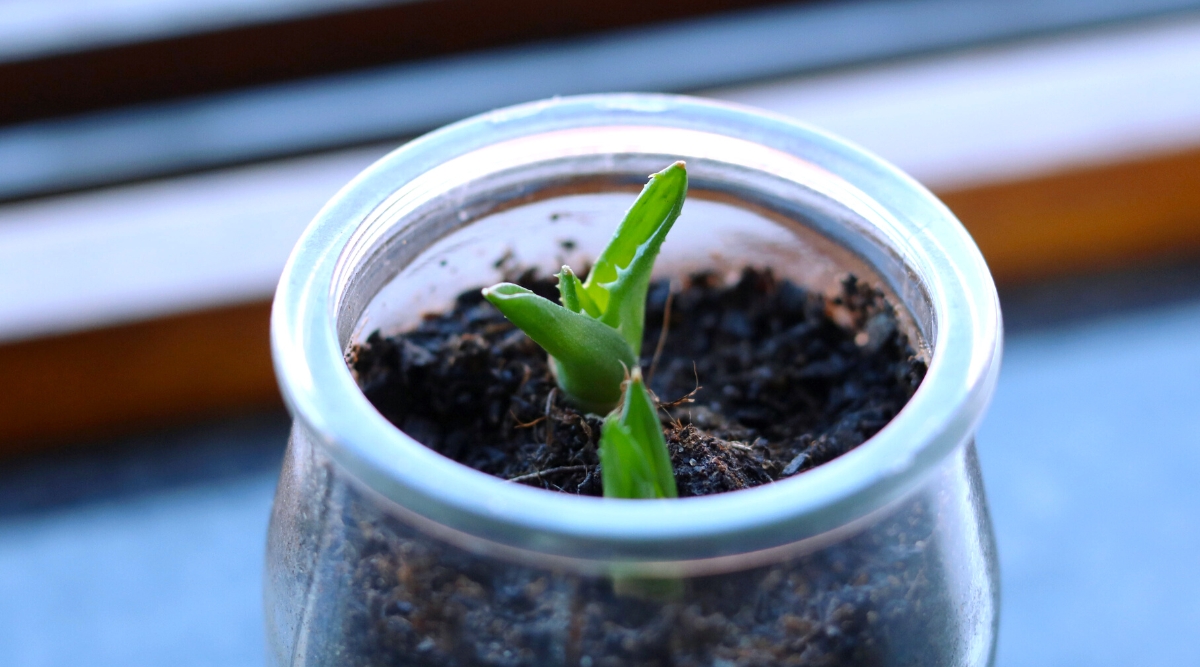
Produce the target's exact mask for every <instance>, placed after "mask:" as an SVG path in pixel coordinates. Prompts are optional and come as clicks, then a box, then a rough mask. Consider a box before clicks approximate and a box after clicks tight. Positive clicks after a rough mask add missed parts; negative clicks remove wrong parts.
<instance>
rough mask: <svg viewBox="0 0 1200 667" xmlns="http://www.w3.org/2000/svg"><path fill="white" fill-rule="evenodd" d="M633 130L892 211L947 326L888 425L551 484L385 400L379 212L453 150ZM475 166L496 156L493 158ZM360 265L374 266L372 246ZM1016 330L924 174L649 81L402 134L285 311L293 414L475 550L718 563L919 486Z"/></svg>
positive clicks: (831, 525)
mask: <svg viewBox="0 0 1200 667" xmlns="http://www.w3.org/2000/svg"><path fill="white" fill-rule="evenodd" d="M619 127H642V128H647V127H649V128H654V127H658V128H664V130H665V129H667V128H671V129H673V130H678V131H680V132H694V133H700V134H697V135H696V136H701V135H704V136H710V137H712V138H713V141H712V142H711V144H712V146H715V148H713V150H715V151H721V150H724V149H723V148H721V146H725V145H730V146H758V147H762V149H763V155H775V154H778V156H784V157H787V156H790V157H791V158H792V159H793V160H794V161H796V162H797V163H804V164H808V165H813V166H816V167H818V168H819V169H820V170H823V171H825V172H827V173H829V174H832V175H834V176H836V178H837V179H840V180H841V181H843V182H845V183H848V184H849V185H851V186H852V189H855V190H856V191H858V192H860V193H866V195H867V197H868V198H869V199H870V202H868V204H869V205H878V207H880V211H882V213H880V215H881V216H882V217H879V216H876V218H875V219H874V223H875V224H877V225H879V226H880V227H881V229H880V230H878V231H879V232H880V236H881V238H884V239H888V240H887V241H886V242H887V243H888V244H889V245H890V247H889V248H888V250H889V251H891V252H893V253H894V254H895V255H897V256H898V257H899V258H900V260H901V261H902V263H903V264H904V266H905V267H906V268H908V269H909V270H910V271H911V276H912V277H913V279H914V280H917V281H919V282H920V284H921V287H922V288H923V289H924V291H925V293H926V294H927V295H928V300H929V302H930V308H931V311H932V313H931V315H932V320H933V321H934V323H935V326H934V332H933V333H934V335H933V339H932V340H931V341H930V342H931V343H932V357H931V359H930V363H929V370H928V372H927V374H926V376H925V379H924V381H923V382H922V384H921V386H920V387H919V388H918V390H917V392H916V393H915V394H914V396H913V397H912V399H911V400H910V401H909V402H908V404H907V405H906V406H905V407H904V408H903V410H901V412H900V413H899V414H898V415H897V416H896V417H895V418H893V419H892V421H891V422H890V423H889V424H888V425H886V426H885V427H884V428H883V429H882V430H881V431H879V433H877V434H876V435H875V436H873V437H872V438H870V439H869V440H868V441H867V442H864V443H863V444H862V445H860V446H859V447H857V448H856V449H854V450H853V451H851V452H849V453H847V454H844V455H842V456H840V457H838V458H837V459H834V460H833V461H830V462H828V463H825V464H823V465H821V466H818V467H816V468H814V469H812V470H810V471H807V472H805V473H803V474H801V475H796V476H794V477H790V478H788V479H784V480H780V481H777V482H774V483H771V484H766V485H762V486H758V487H755V488H752V489H745V490H740V491H735V492H729V493H721V494H715V495H711V496H703V497H696V498H681V499H673V500H658V501H647V500H617V499H605V498H593V497H583V496H575V495H572V494H564V493H557V492H551V491H545V490H541V489H537V488H533V487H527V486H524V485H519V484H512V483H509V482H506V481H504V480H502V479H499V478H496V477H493V476H491V475H487V474H485V473H482V472H478V471H476V470H473V469H471V468H468V467H466V466H463V465H461V464H458V463H456V462H454V461H452V460H450V459H448V458H445V457H443V456H441V455H440V454H437V453H436V452H434V451H433V450H431V449H429V448H427V447H425V446H424V445H421V444H420V443H418V442H416V441H415V440H413V439H412V438H411V437H409V436H408V435H406V434H405V433H403V432H402V431H400V430H399V429H398V428H396V427H394V426H393V425H392V424H391V423H389V422H388V421H387V420H386V419H385V418H384V417H383V416H382V415H380V414H379V413H378V412H377V411H376V410H375V409H374V407H373V406H371V404H370V403H369V402H368V401H367V399H366V397H365V396H364V395H363V394H362V392H361V391H360V390H359V388H358V386H357V384H356V383H355V382H354V380H353V377H352V376H351V374H350V371H349V369H348V367H347V365H346V362H345V360H344V357H343V352H344V351H343V349H342V337H341V336H340V335H339V330H338V321H337V320H338V313H339V310H340V306H341V303H342V302H343V301H344V299H345V298H346V293H345V292H346V288H347V284H348V281H349V278H348V272H352V271H353V266H352V264H353V262H349V261H348V259H347V257H348V255H353V253H354V249H355V248H356V247H358V248H362V247H365V246H364V242H363V237H364V235H370V234H376V235H380V234H386V233H387V231H388V230H386V229H380V228H379V225H380V220H381V218H380V213H379V212H380V210H381V209H382V208H386V207H387V206H388V205H389V202H390V203H392V204H395V202H396V197H397V193H398V192H399V191H400V190H401V189H402V188H403V187H404V186H406V185H409V184H413V183H415V182H417V181H418V180H420V179H421V178H422V177H424V176H425V175H427V174H431V173H435V172H436V171H437V169H438V168H439V167H443V169H446V168H451V167H452V166H453V165H451V167H445V165H447V163H452V162H454V163H455V164H462V163H463V160H467V159H468V158H470V159H474V157H477V156H480V155H483V154H484V153H486V152H487V151H491V153H489V154H488V155H489V158H488V159H493V160H494V159H498V158H499V159H507V158H508V157H512V159H521V158H520V156H511V155H509V154H511V153H513V152H514V151H520V150H526V149H528V146H529V145H530V144H529V142H530V141H533V140H535V139H536V138H538V137H544V136H546V135H549V134H551V133H555V132H564V131H570V130H584V131H586V130H589V129H593V128H594V129H596V130H597V131H599V130H600V129H603V128H608V129H613V128H619ZM731 142H741V143H737V144H735V143H731ZM602 149H603V147H601V149H598V150H602ZM505 151H508V153H505ZM772 159H774V158H772ZM780 159H783V158H780ZM456 160H457V161H458V162H455V161H456ZM476 163H478V164H483V165H485V168H486V164H487V160H485V159H482V158H480V159H478V160H476ZM781 164H782V163H781ZM785 167H786V165H785ZM372 225H374V226H375V227H374V228H373V227H372ZM884 226H886V227H888V229H882V227H884ZM358 260H360V261H366V260H365V259H364V258H363V257H362V256H361V253H360V256H359V257H358ZM348 266H349V268H348ZM1001 339H1002V336H1001V320H1000V310H999V303H998V299H997V296H996V290H995V286H994V284H993V282H992V278H991V275H990V274H989V272H988V270H987V267H986V265H985V263H984V260H983V258H982V256H981V255H980V253H979V250H978V248H977V247H976V246H975V244H974V242H973V241H972V240H971V238H970V236H969V235H968V234H967V232H966V230H965V229H964V228H963V227H962V225H961V224H960V223H959V222H958V220H957V219H956V218H955V217H954V215H953V214H952V213H951V212H950V211H949V210H948V209H947V208H946V207H945V206H944V205H943V204H942V203H941V202H940V201H938V200H937V198H936V197H934V196H933V195H932V194H931V193H930V192H929V191H928V190H926V189H925V188H924V187H922V186H921V185H920V184H918V183H917V182H916V181H914V180H913V179H911V178H910V177H908V176H907V175H905V174H904V173H903V172H901V171H900V170H898V169H896V168H895V167H893V166H891V165H889V164H888V163H886V162H885V161H883V160H881V159H880V158H878V157H875V156H874V155H872V154H870V153H868V152H867V151H865V150H863V149H861V148H858V147H857V146H854V145H853V144H850V143H849V142H846V141H844V140H841V139H838V138H836V137H833V136H831V135H829V134H827V133H824V132H822V131H820V130H817V129H815V128H812V127H808V126H806V125H804V124H802V123H798V122H796V121H794V120H791V119H788V118H783V117H780V116H775V115H771V114H768V113H765V112H762V111H758V110H753V109H749V108H746V107H739V106H735V105H730V104H726V103H719V102H714V101H709V100H702V99H698V98H691V97H685V96H675V95H649V94H615V95H591V96H578V97H567V98H555V99H551V100H545V101H540V102H533V103H528V104H523V105H517V106H514V107H508V108H505V109H500V110H497V111H493V112H490V113H486V114H482V115H479V116H475V117H473V118H469V119H466V120H464V121H461V122H459V123H455V124H453V125H449V126H447V127H444V128H442V129H440V130H436V131H434V132H432V133H430V134H427V135H425V136H424V137H421V138H419V139H416V140H414V141H412V142H410V143H408V144H405V145H404V146H401V147H400V148H398V149H397V150H395V151H393V152H392V153H390V154H389V155H387V156H385V157H384V158H382V159H380V160H379V161H378V162H376V163H375V164H374V165H372V166H371V167H369V168H368V169H366V170H365V171H363V172H362V173H361V174H360V175H359V176H357V177H356V178H355V179H354V180H352V181H351V182H350V183H349V184H348V185H346V186H345V187H344V188H343V189H342V190H341V191H340V192H339V193H338V194H337V195H335V196H334V198H333V199H332V200H330V202H329V203H328V204H327V205H326V206H325V207H324V208H323V209H322V210H321V211H320V212H319V213H318V214H317V216H316V218H315V219H314V220H313V222H312V223H311V224H310V225H309V227H308V228H307V229H306V230H305V232H304V234H303V235H302V237H301V239H300V240H299V242H298V243H297V245H296V247H295V250H294V251H293V253H292V255H291V257H290V259H289V261H288V263H287V266H286V268H285V269H284V273H283V276H282V278H281V280H280V284H279V288H278V290H277V293H276V297H275V302H274V307H273V310H272V322H271V345H272V353H273V357H274V362H275V369H276V374H277V377H278V379H279V383H280V387H281V390H282V393H283V396H284V399H285V401H286V403H287V405H288V407H289V410H290V411H291V413H292V415H293V418H294V419H295V420H296V422H297V425H298V427H301V428H304V429H305V430H306V431H307V433H308V435H309V436H310V439H311V441H312V442H314V443H315V444H317V445H319V446H321V447H323V448H324V450H325V451H327V452H328V453H329V455H330V456H331V457H332V458H333V459H334V460H335V461H336V462H337V463H338V464H339V465H341V466H343V467H344V468H345V469H346V470H347V471H348V472H349V473H350V474H351V475H352V476H353V477H354V478H356V479H357V480H358V481H360V482H361V483H362V484H364V485H366V486H367V487H368V488H370V489H371V490H373V491H374V492H377V493H378V494H380V495H382V496H383V497H385V498H387V499H389V500H390V501H392V502H395V503H396V504H398V505H399V506H401V507H402V508H403V509H404V510H405V511H406V512H408V513H412V514H413V515H415V516H417V517H420V519H421V522H422V523H426V524H428V525H430V526H435V527H442V528H444V529H445V532H446V533H447V534H448V535H455V536H459V537H461V538H462V539H465V540H467V541H471V540H477V541H478V542H479V544H478V545H476V546H480V545H486V544H488V543H492V544H494V545H497V546H499V547H503V548H504V549H516V550H522V551H527V552H532V553H535V554H545V555H548V556H553V557H563V558H568V559H582V560H585V561H587V560H604V561H635V562H648V561H654V562H682V561H699V560H704V559H719V558H724V557H728V556H734V555H738V554H750V553H756V552H764V551H769V550H772V549H776V548H779V547H784V546H786V545H788V544H791V543H798V542H802V541H808V540H810V539H812V538H815V537H817V536H820V535H822V534H824V533H827V532H830V531H838V530H839V529H841V528H844V527H845V526H848V525H853V524H856V523H858V522H860V521H861V520H862V519H863V518H864V517H867V516H869V515H873V514H874V513H876V512H877V511H879V510H880V509H881V508H884V507H886V506H887V505H889V504H890V503H892V502H894V501H896V500H898V499H899V498H901V497H904V496H905V495H906V494H907V493H909V492H910V491H911V490H912V489H914V488H915V487H916V486H917V484H919V482H920V481H921V480H923V479H924V478H925V477H926V475H927V473H929V472H930V471H931V470H932V469H933V468H934V467H936V466H937V465H938V464H939V463H940V462H942V461H944V460H946V459H947V458H948V457H949V456H950V454H951V453H952V452H954V451H955V450H956V449H957V448H958V447H961V446H963V445H964V444H965V443H966V442H967V441H968V440H970V439H971V438H972V437H973V434H974V432H975V429H976V427H977V425H978V422H979V420H980V419H981V418H982V416H983V413H984V411H985V409H986V407H987V403H988V402H989V400H990V398H991V394H992V392H993V390H994V387H995V382H996V377H997V374H998V371H999V361H1000V351H1001ZM480 548H485V547H480Z"/></svg>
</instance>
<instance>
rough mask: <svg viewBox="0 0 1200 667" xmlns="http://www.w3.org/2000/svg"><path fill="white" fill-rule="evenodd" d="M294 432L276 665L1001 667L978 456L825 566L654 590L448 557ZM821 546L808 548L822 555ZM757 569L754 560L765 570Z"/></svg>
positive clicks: (767, 567) (275, 523)
mask: <svg viewBox="0 0 1200 667" xmlns="http://www.w3.org/2000/svg"><path fill="white" fill-rule="evenodd" d="M406 516H408V515H407V514H406V512H404V511H402V510H400V509H399V508H398V507H397V506H396V505H394V504H392V503H391V502H390V501H388V500H385V499H383V498H382V497H380V496H378V495H376V494H374V493H372V492H369V491H366V490H364V487H363V486H362V485H361V484H359V483H358V482H357V481H356V480H354V479H353V478H352V476H351V475H350V474H349V473H348V472H347V471H346V470H344V469H342V468H340V467H339V466H338V465H337V464H336V463H335V462H333V461H332V460H331V459H330V458H329V457H328V456H326V454H325V453H324V451H323V450H322V448H321V447H320V446H314V445H313V444H312V443H311V442H309V438H308V437H307V436H306V434H305V432H304V430H303V428H302V427H300V426H297V427H296V429H295V430H294V432H293V437H292V441H291V443H290V446H289V448H288V453H287V460H286V463H285V469H284V474H283V477H282V482H281V484H280V486H279V489H278V492H277V497H276V502H275V512H274V514H273V516H272V520H271V528H270V537H269V550H268V563H267V573H268V577H267V590H266V601H267V614H268V633H269V635H270V637H269V642H270V652H271V658H272V660H273V664H275V665H295V666H298V665H306V666H307V665H430V666H432V665H438V666H452V665H461V666H463V667H466V666H476V665H478V666H483V665H487V666H501V665H504V666H519V665H530V666H535V665H536V666H538V667H541V666H550V665H564V666H566V665H569V666H571V667H575V666H577V665H585V666H586V665H592V666H594V667H601V666H609V665H611V666H616V665H631V666H633V665H646V666H650V665H697V666H699V665H721V666H724V667H728V666H733V665H737V666H743V665H744V666H756V665H793V664H795V665H807V664H837V665H924V666H929V665H946V666H964V667H965V666H982V665H987V664H989V663H990V660H991V652H992V650H993V645H994V639H995V630H996V619H997V603H998V598H997V595H998V590H999V587H998V577H997V571H996V558H995V549H994V545H993V543H992V533H991V530H990V526H989V524H988V515H987V509H986V506H985V503H984V500H983V493H982V487H981V481H980V477H979V468H978V462H977V460H976V458H975V449H974V444H973V443H967V444H965V445H964V446H962V447H960V448H959V449H958V450H956V452H955V453H954V454H953V455H951V456H950V457H948V458H947V459H946V460H945V461H944V462H943V463H942V464H941V465H940V466H938V467H937V468H936V469H934V471H933V472H932V473H930V474H929V476H928V477H927V478H926V479H925V480H924V481H923V482H922V483H921V484H920V485H919V487H918V488H917V489H916V490H915V491H913V492H911V493H910V494H908V495H907V496H906V497H904V498H902V499H901V500H900V501H898V502H895V503H893V504H892V505H890V506H888V507H887V508H885V509H884V510H880V511H877V512H876V513H874V514H873V515H871V516H870V517H869V518H868V519H867V520H865V521H863V522H861V523H860V525H859V526H857V527H856V529H855V530H854V531H852V532H848V533H847V534H843V535H840V536H839V537H837V538H833V539H832V541H827V542H826V543H825V544H823V545H822V546H820V547H819V548H815V549H812V548H804V547H799V548H798V549H797V550H793V551H792V552H789V551H788V550H787V549H782V550H779V549H777V550H774V551H773V553H776V554H778V556H777V557H776V558H774V559H773V560H771V561H769V562H765V563H764V562H754V563H750V562H749V560H747V561H746V565H745V566H739V565H738V563H737V562H736V561H734V562H732V563H729V562H727V563H726V565H725V566H724V567H723V571H722V572H719V573H715V574H711V573H710V574H705V575H703V576H684V577H680V578H678V579H672V580H666V581H656V582H646V581H639V580H623V579H622V578H621V577H620V576H618V577H616V581H615V585H614V577H612V576H603V575H597V574H594V573H591V574H588V573H582V572H579V571H576V570H575V569H574V568H572V567H569V566H564V565H563V564H561V563H560V564H557V565H550V564H546V563H534V562H520V560H521V559H516V560H514V559H512V556H511V554H510V555H509V556H507V557H500V556H497V555H494V554H489V551H490V550H489V547H488V545H487V544H485V543H483V542H478V543H475V544H472V543H466V544H451V543H448V542H446V541H443V540H442V539H439V538H436V537H433V536H431V535H429V534H426V533H425V532H423V531H422V530H421V529H420V528H418V527H416V526H414V525H412V524H411V523H410V522H409V521H408V520H407V519H406V518H405V517H406ZM811 543H812V541H811V540H810V541H809V542H807V543H806V544H811ZM760 561H761V559H760Z"/></svg>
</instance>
